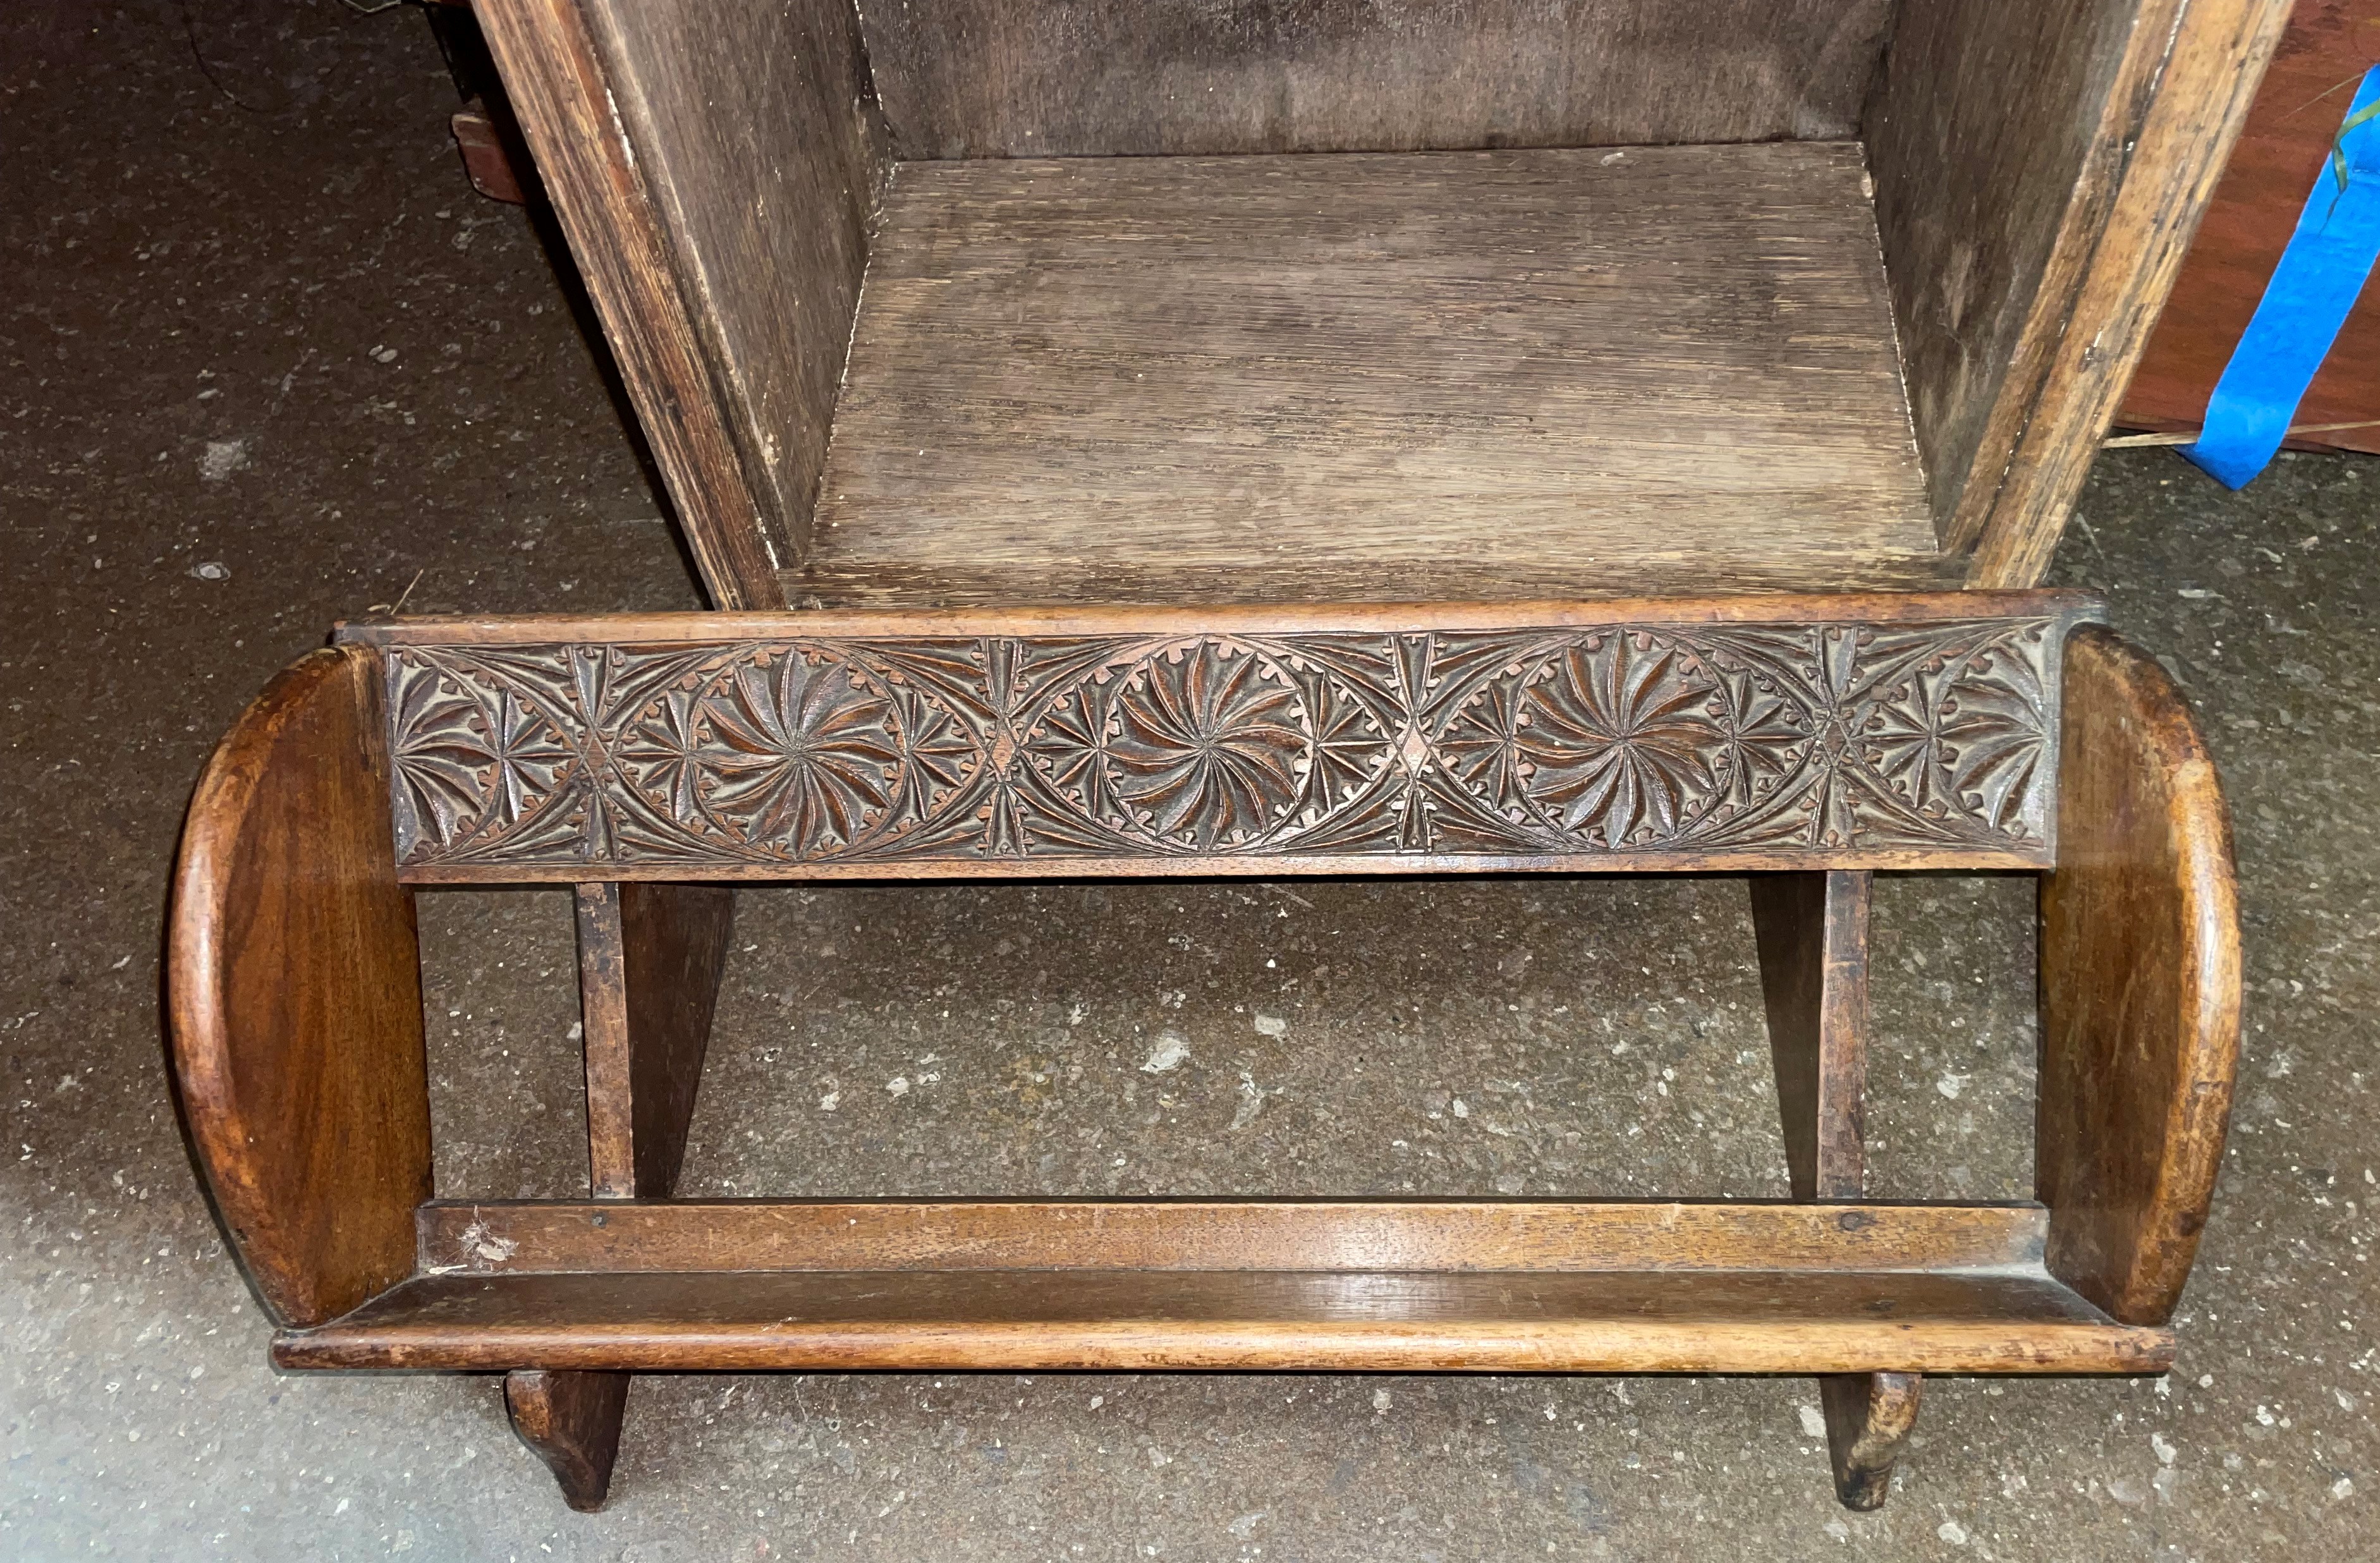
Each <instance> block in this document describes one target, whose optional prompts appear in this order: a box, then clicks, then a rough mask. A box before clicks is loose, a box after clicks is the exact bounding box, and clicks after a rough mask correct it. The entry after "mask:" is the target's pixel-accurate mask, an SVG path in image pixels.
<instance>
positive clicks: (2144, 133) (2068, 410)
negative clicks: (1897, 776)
mask: <svg viewBox="0 0 2380 1563" xmlns="http://www.w3.org/2000/svg"><path fill="white" fill-rule="evenodd" d="M2290 4H2291V0H2187V4H2185V5H2183V6H2181V7H2180V15H2179V16H2178V17H2176V16H2173V14H2172V13H2171V12H2170V11H2166V10H2164V9H2163V7H2158V8H2157V13H2158V14H2156V15H2155V16H2154V17H2152V16H2150V15H2148V14H2144V15H2143V18H2142V24H2141V25H2142V27H2143V29H2145V28H2146V27H2147V26H2148V25H2150V23H2151V22H2152V20H2154V21H2155V23H2156V24H2158V25H2166V24H2167V23H2168V20H2169V25H2170V27H2171V32H2170V37H2171V40H2172V46H2171V47H2170V49H2168V51H2167V52H2166V54H2165V55H2164V56H2163V57H2162V59H2160V60H2159V61H2158V62H2157V65H2156V68H2155V72H2154V74H2153V75H2151V76H2150V78H2149V79H2148V81H2147V83H2145V84H2143V88H2142V95H2143V97H2144V98H2145V99H2146V103H2145V107H2144V108H2143V110H2142V111H2141V112H2140V113H2139V114H2138V115H2137V116H2136V117H2135V118H2134V119H2133V120H2132V122H2131V123H2132V125H2133V126H2134V127H2135V128H2132V129H2131V132H2130V135H2129V137H2128V139H2126V140H2125V141H2124V142H2123V145H2124V147H2125V149H2126V151H2127V152H2128V154H2129V155H2127V157H2126V158H2125V161H2124V164H2123V179H2122V184H2121V186H2120V187H2119V188H2118V189H2117V190H2116V191H2115V192H2114V193H2113V195H2112V196H2111V197H2109V198H2108V199H2107V201H2106V205H2105V208H2104V210H2105V218H2104V220H2103V221H2100V222H2098V223H2097V224H2095V232H2090V233H2088V234H2087V241H2086V242H2087V245H2088V255H2089V260H2088V262H2087V264H2083V265H2075V266H2070V265H2069V264H2068V263H2067V261H2068V259H2069V257H2070V256H2071V255H2072V254H2073V253H2074V249H2075V248H2076V247H2069V246H2066V245H2064V244H2063V243H2061V247H2060V252H2059V254H2058V257H2057V258H2056V259H2054V260H2053V261H2052V263H2051V274H2050V276H2049V278H2047V279H2046V280H2045V282H2044V285H2043V289H2042V292H2043V295H2044V296H2045V298H2055V297H2058V288H2057V286H2056V285H2057V284H2058V283H2061V282H2068V281H2070V294H2069V297H2071V299H2072V303H2071V305H2070V308H2069V309H2068V310H2067V311H2066V313H2065V315H2064V317H2063V319H2062V321H2061V322H2060V324H2059V326H2058V331H2057V332H2056V334H2055V335H2054V337H2052V338H2051V339H2050V345H2049V346H2048V347H2047V348H2046V349H2045V350H2044V351H2043V352H2042V353H2040V354H2039V355H2038V361H2040V362H2041V370H2040V373H2039V377H2038V379H2037V380H2036V381H2034V382H2032V385H2034V386H2037V389H2031V388H2030V387H2029V388H2028V390H2029V394H2027V395H2026V398H2025V402H2024V406H2023V414H2022V432H2021V433H2020V434H2019V436H2018V437H2017V438H2016V440H2015V442H2014V444H2013V450H2012V452H2011V454H2010V459H2009V462H2008V466H2007V468H2006V470H2005V472H2004V473H2003V474H2002V475H2001V477H2000V479H1999V485H1998V495H1997V497H1996V498H1995V499H1994V501H1993V503H1992V504H1991V507H1990V510H1989V512H1988V513H1987V514H1985V515H1983V516H1982V518H1981V520H1980V522H1979V523H1977V524H1976V525H1975V526H1974V527H1973V535H1974V537H1975V548H1974V557H1973V564H1972V566H1971V567H1970V569H1969V572H1968V579H1969V581H1970V582H1972V583H1973V585H1976V586H1981V587H2022V586H2031V585H2033V584H2034V582H2036V581H2038V580H2040V579H2041V577H2042V575H2043V573H2044V572H2046V570H2047V569H2048V568H2049V561H2050V556H2051V554H2052V553H2053V552H2055V551H2056V550H2057V547H2058V537H2059V535H2060V534H2061V533H2062V532H2063V531H2064V530H2065V527H2066V518H2067V516H2068V515H2069V514H2070V512H2071V511H2072V509H2073V505H2074V500H2075V497H2076V496H2077V495H2078V494H2080V493H2081V492H2082V491H2083V479H2085V478H2086V477H2087V476H2088V475H2089V473H2090V469H2091V464H2092V462H2093V461H2094V460H2095V459H2096V458H2097V456H2098V454H2099V442H2100V441H2101V440H2102V439H2104V438H2105V437H2106V435H2107V426H2108V424H2109V423H2110V422H2111V421H2112V420H2113V419H2114V418H2115V415H2116V408H2117V405H2118V404H2119V402H2120V401H2121V400H2122V397H2123V394H2124V387H2125V385H2126V383H2127V382H2130V381H2131V376H2132V370H2133V367H2134V366H2135V365H2137V364H2138V363H2139V362H2140V356H2141V352H2142V350H2143V348H2144V347H2145V346H2146V345H2147V343H2148V337H2149V332H2150V329H2151V328H2152V327H2153V326H2154V325H2155V323H2156V319H2157V312H2158V311H2159V310H2161V309H2164V308H2165V302H2166V298H2167V297H2168V295H2169V294H2170V293H2171V292H2172V289H2173V281H2174V276H2175V274H2176V273H2178V272H2179V271H2180V266H2181V261H2182V258H2183V256H2185V255H2186V254H2187V253H2188V252H2189V249H2190V241H2191V237H2192V235H2194V234H2195V233H2196V232H2197V231H2198V222H2199V218H2200V217H2201V215H2202V214H2204V212H2205V210H2206V202H2207V200H2208V199H2209V198H2210V197H2211V196H2212V194H2213V193H2214V189H2215V184H2216V179H2217V178H2218V177H2219V176H2221V174H2222V172H2223V165H2224V163H2225V162H2226V161H2227V160H2228V158H2229V156H2230V154H2231V148H2232V145H2233V143H2234V142H2235V141H2236V140H2237V139H2239V135H2240V127H2241V126H2242V125H2243V124H2244V123H2245V122H2246V119H2247V115H2248V110H2249V107H2250V106H2251V105H2252V104H2253V103H2254V101H2255V96H2256V86H2257V83H2258V82H2259V81H2260V80H2262V79H2263V77H2264V73H2265V65H2266V64H2267V62H2268V61H2269V60H2270V59H2271V58H2272V53H2273V47H2274V45H2275V43H2276V42H2277V41H2278V39H2279V37H2280V33H2281V29H2282V27H2283V25H2284V24H2285V23H2286V22H2287V20H2288V18H2289V6H2290ZM2149 10H2150V7H2148V6H2143V11H2144V13H2147V12H2148V11H2149ZM2094 214H2095V213H2094ZM2036 340H2038V339H2036ZM2019 383H2020V384H2024V383H2025V382H2024V381H2022V380H2021V381H2019ZM2001 421H2002V424H2003V426H2006V425H2007V423H2008V422H2009V421H2010V420H2008V419H2006V418H2003V419H2002V420H2001ZM1979 495H1980V491H1971V493H1970V494H1969V495H1967V496H1962V501H1961V511H1962V512H1963V513H1965V514H1973V502H1974V501H1976V500H1977V499H1978V498H1979ZM1967 530H1968V528H1967V527H1965V526H1963V525H1961V526H1960V527H1958V528H1957V531H1958V534H1959V535H1961V536H1964V535H1966V533H1967Z"/></svg>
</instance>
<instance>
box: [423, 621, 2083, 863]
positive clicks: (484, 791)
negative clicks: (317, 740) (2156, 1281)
mask: <svg viewBox="0 0 2380 1563" xmlns="http://www.w3.org/2000/svg"><path fill="white" fill-rule="evenodd" d="M2062 627H2063V626H2062V624H2061V622H2060V621H2058V620H2056V619H2051V618H2043V619H2025V620H1982V621H1972V622H1967V621H1961V622H1955V623H1932V624H1925V623H1919V624H1714V625H1681V624H1657V625H1639V624H1613V625H1608V626H1597V627H1591V628H1583V629H1582V628H1550V629H1530V628H1517V629H1502V630H1490V631H1448V630H1437V631H1412V632H1403V633H1387V632H1378V631H1364V632H1358V631H1328V632H1298V633H1284V634H1270V635H1257V634H1230V635H1221V634H1187V635H1185V634H1174V635H1168V636H977V637H940V638H937V637H924V636H918V637H909V638H900V637H889V636H888V637H870V638H860V637H851V638H832V637H813V638H808V639H783V640H773V641H735V642H720V643H715V644H686V645H662V646H652V647H642V646H625V645H621V646H610V645H586V644H571V645H554V646H502V647H496V646H458V645H449V644H430V643H423V644H399V645H396V646H393V647H391V648H389V651H388V653H387V669H388V691H387V694H388V700H387V710H388V720H389V724H390V729H391V757H392V760H393V769H394V797H393V801H394V804H395V817H396V830H397V838H398V841H397V845H398V851H399V857H400V861H401V862H402V863H404V864H405V865H406V866H407V867H409V868H425V867H426V868H437V867H445V866H451V867H455V868H457V869H462V868H475V867H477V868H489V869H493V868H495V867H497V866H504V865H513V866H523V867H539V868H554V867H561V866H588V867H590V868H591V867H595V866H601V865H604V864H612V865H625V864H645V865H656V866H670V867H673V868H679V869H683V870H685V871H686V872H689V873H693V872H698V871H700V870H701V869H702V868H704V867H705V866H711V867H717V868H720V869H722V870H734V869H736V868H738V867H746V866H767V865H771V864H774V865H779V866H793V865H804V864H819V865H827V864H843V863H848V864H854V865H864V864H867V863H871V862H874V863H885V864H892V863H902V862H929V863H930V862H933V861H941V860H950V861H972V862H983V861H988V860H998V859H1002V858H1010V859H1053V860H1066V861H1074V862H1079V863H1081V864H1082V865H1083V866H1084V867H1085V868H1086V869H1087V870H1089V871H1096V867H1097V865H1098V864H1099V862H1101V861H1107V862H1118V863H1120V862H1123V861H1127V860H1132V859H1139V858H1149V857H1165V858H1176V857H1180V858H1191V859H1196V858H1212V859H1217V860H1225V859H1257V858H1266V857H1280V858H1292V857H1294V858H1305V859H1325V858H1330V857H1334V856H1351V855H1386V856H1390V857H1398V858H1406V859H1412V860H1415V861H1418V862H1457V861H1460V860H1463V859H1467V858H1495V859H1500V860H1509V861H1513V862H1520V863H1526V862H1551V861H1568V860H1573V859H1577V860H1582V861H1587V860H1592V859H1594V858H1597V857H1608V856H1617V855H1623V854H1634V853H1670V854H1676V853H1688V852H1693V853H1713V854H1731V855H1734V856H1737V857H1753V858H1761V857H1767V856H1773V857H1774V858H1776V859H1777V860H1778V862H1779V866H1788V865H1789V864H1790V863H1791V861H1792V860H1794V859H1796V858H1797V857H1806V856H1807V854H1813V853H1828V852H1835V853H1840V852H1841V851H1843V850H1859V849H1864V848H1874V849H1894V848H1943V847H1949V848H1961V847H1963V848H1968V849H1973V850H1974V851H1976V852H1978V853H1981V854H1985V855H1986V856H1988V855H1990V854H1995V853H1998V854H2006V855H2007V857H2008V859H2009V860H2010V862H2011V863H2015V862H2019V861H2024V862H2038V861H2039V860H2040V859H2041V857H2042V855H2043V853H2044V850H2045V834H2046V830H2047V823H2048V822H2047V813H2046V810H2047V808H2048V801H2049V798H2050V796H2051V782H2052V775H2051V773H2052V770H2053V768H2054V762H2055V750H2054V745H2053V743H2052V738H2051V721H2052V718H2053V714H2054V712H2055V710H2056V698H2055V678H2056V672H2057V655H2056V653H2057V636H2058V632H2060V631H2062Z"/></svg>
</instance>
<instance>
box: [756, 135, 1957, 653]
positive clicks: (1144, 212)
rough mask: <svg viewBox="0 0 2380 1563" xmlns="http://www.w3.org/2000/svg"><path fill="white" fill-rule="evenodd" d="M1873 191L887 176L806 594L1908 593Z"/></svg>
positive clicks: (1073, 171) (1112, 162) (1675, 167)
mask: <svg viewBox="0 0 2380 1563" xmlns="http://www.w3.org/2000/svg"><path fill="white" fill-rule="evenodd" d="M1863 178H1864V174H1863V171H1862V167H1861V157H1860V151H1859V149H1858V148H1857V147H1856V146H1851V145H1844V144H1839V143H1829V144H1774V145H1759V146H1730V147H1692V148H1661V147H1653V148H1638V149H1632V150H1629V151H1625V152H1618V153H1604V154H1598V153H1595V152H1591V151H1483V152H1469V153H1439V154H1419V155H1347V156H1336V157H1230V158H1105V159H1067V160H1056V161H1048V160H1043V161H1005V162H973V163H935V164H902V165H901V166H900V168H899V169H898V171H897V176H896V178H895V181H894V183H893V186H892V189H891V190H890V192H889V193H888V194H887V196H886V198H885V201H884V206H883V212H882V216H881V219H880V224H879V226H878V231H877V234H876V237H875V241H874V252H873V261H872V263H871V267H870V270H869V273H868V288H867V297H866V299H865V301H864V304H863V307H862V308H861V310H860V315H859V321H858V325H857V329H856V335H855V336H854V338H853V342H852V355H851V362H850V370H849V373H848V376H847V380H846V383H845V386H844V395H843V401H842V405H841V406H840V408H839V410H838V412H837V415H836V423H835V436H834V442H833V447H832V450H831V451H830V452H829V454H828V459H827V471H826V476H825V479H824V480H823V483H822V487H821V490H820V502H819V511H818V521H819V526H818V530H817V534H816V537H817V547H816V549H815V551H814V552H813V554H812V557H811V559H810V561H809V562H808V563H807V565H805V566H804V567H803V568H801V569H800V570H798V571H795V572H792V573H789V574H788V576H787V577H786V584H787V589H788V591H789V593H790V594H791V595H792V596H793V598H794V599H795V600H813V599H814V600H818V601H820V602H824V603H847V602H855V601H857V602H870V603H892V602H904V603H907V604H911V605H933V604H941V603H953V602H962V601H987V600H1005V601H1009V602H1014V603H1032V602H1057V601H1085V602H1098V601H1102V600H1117V598H1118V597H1121V598H1123V599H1124V600H1175V601H1180V600H1203V599H1204V598H1206V597H1208V596H1209V595H1213V596H1220V597H1221V598H1223V599H1225V600H1240V601H1248V600H1280V601H1299V600H1316V599H1318V598H1325V599H1327V598H1356V599H1365V598H1369V599H1372V600H1378V598H1379V597H1380V596H1382V595H1383V594H1384V593H1387V594H1392V595H1407V594H1410V595H1414V596H1418V597H1424V598H1444V597H1447V596H1450V595H1456V593H1454V592H1452V591H1451V590H1450V589H1448V587H1449V583H1450V582H1452V581H1457V580H1459V581H1461V582H1462V583H1463V590H1464V591H1466V592H1474V591H1475V592H1477V593H1478V594H1480V595H1485V596H1489V597H1515V596H1529V595H1538V594H1542V593H1543V592H1545V591H1546V590H1547V589H1548V588H1552V589H1553V590H1555V591H1558V592H1561V593H1568V594H1591V593H1598V592H1599V593H1610V592H1615V591H1618V592H1645V591H1658V590H1673V589H1677V588H1676V587H1675V585H1674V584H1673V583H1675V582H1678V581H1685V580H1697V579H1699V580H1705V581H1709V582H1713V583H1716V584H1717V586H1718V588H1722V589H1723V588H1725V587H1726V586H1727V585H1729V584H1730V583H1741V584H1743V585H1746V586H1756V587H1761V588H1790V587H1794V586H1799V587H1801V588H1804V589H1815V588H1836V587H1842V586H1845V585H1861V584H1876V583H1877V582H1878V577H1879V575H1881V576H1884V577H1885V578H1886V579H1885V581H1884V584H1908V583H1909V582H1910V581H1911V580H1912V579H1923V578H1925V576H1926V575H1927V574H1928V573H1929V572H1930V571H1931V569H1932V568H1933V566H1934V565H1935V564H1937V563H1938V559H1937V550H1936V547H1935V539H1934V530H1933V522H1932V516H1931V513H1930V511H1929V509H1928V506H1927V502H1926V499H1925V490H1924V482H1923V478H1922V475H1921V473H1920V471H1919V468H1918V464H1917V460H1916V453H1915V450H1914V447H1913V443H1912V441H1911V437H1910V430H1909V421H1908V409H1907V406H1906V404H1905V402H1904V400H1903V397H1902V394H1901V389H1900V372H1899V366H1898V362H1897V359H1896V356H1895V349H1894V345H1893V334H1892V322H1891V312H1890V308H1889V305H1888V301H1887V289H1886V279H1885V276H1884V273H1883V269H1882V265H1881V261H1880V260H1879V257H1878V253H1877V240H1876V227H1875V224H1874V220H1873V218H1872V217H1871V215H1870V212H1869V208H1868V202H1867V200H1866V198H1865V196H1864V193H1863V188H1862V180H1863ZM1440 571H1443V572H1444V575H1443V576H1441V575H1439V572H1440ZM1111 593H1112V594H1116V595H1115V596H1111V595H1110V594H1111Z"/></svg>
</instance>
